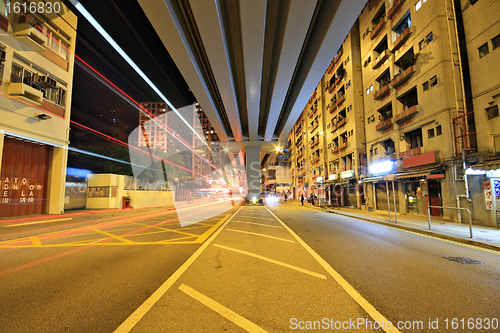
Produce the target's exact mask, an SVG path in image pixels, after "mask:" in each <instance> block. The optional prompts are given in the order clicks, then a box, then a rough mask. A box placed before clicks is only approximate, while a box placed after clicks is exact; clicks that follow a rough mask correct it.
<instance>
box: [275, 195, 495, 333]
mask: <svg viewBox="0 0 500 333" xmlns="http://www.w3.org/2000/svg"><path fill="white" fill-rule="evenodd" d="M269 208H270V209H271V210H272V211H273V212H274V213H275V214H276V215H277V216H278V217H279V218H280V219H281V220H283V221H285V223H286V224H287V225H288V226H289V227H290V228H291V229H292V230H293V231H294V232H296V233H297V234H298V235H299V236H300V237H301V238H302V239H303V240H304V241H305V242H306V243H308V244H309V246H311V247H312V248H313V249H314V250H315V251H316V252H317V253H318V254H319V255H320V256H321V257H322V258H323V259H325V260H326V261H327V262H328V263H329V264H330V265H331V266H332V267H333V268H334V269H335V270H336V271H337V272H338V273H340V274H341V275H342V276H343V277H344V278H345V279H346V280H347V281H348V282H349V283H350V284H351V285H352V286H353V287H354V288H355V289H356V290H357V291H358V292H360V293H361V295H363V296H364V297H365V298H366V299H367V300H368V301H369V302H370V303H371V304H372V305H373V306H374V307H375V308H376V309H377V310H379V311H380V312H381V313H382V314H383V315H384V316H385V317H386V318H387V319H388V320H390V321H391V322H393V323H395V322H397V321H423V322H424V325H425V326H424V331H433V330H431V329H429V327H428V323H429V318H430V321H433V322H435V321H436V319H438V320H439V321H438V324H439V326H438V327H439V329H438V330H434V331H439V332H441V331H446V319H448V328H449V330H450V331H455V332H469V331H470V330H468V329H467V327H466V328H465V329H462V327H461V325H462V323H461V322H460V320H461V319H462V318H464V319H465V325H467V320H469V318H473V319H474V320H476V326H473V325H471V327H475V328H477V327H479V325H478V322H477V318H482V319H483V323H485V321H484V319H485V318H489V319H493V318H497V320H500V254H498V253H490V252H487V251H485V250H481V249H478V248H471V247H468V246H465V245H461V244H455V243H451V242H447V241H443V240H438V239H434V238H430V237H425V236H422V235H416V234H412V233H408V232H405V231H401V230H395V229H392V228H387V227H385V226H381V225H377V224H372V223H368V222H364V221H360V220H356V219H353V218H347V217H343V216H339V215H335V214H331V213H325V212H322V211H318V210H314V209H311V208H307V207H301V206H296V205H291V204H284V203H281V204H278V205H275V206H269ZM444 257H466V258H471V259H474V260H477V261H480V262H482V263H485V264H486V265H472V264H461V263H457V262H454V261H450V260H448V259H445V258H444ZM453 318H457V319H458V321H459V324H458V328H457V329H455V330H453V329H452V326H451V325H452V320H453ZM408 331H409V332H410V331H413V330H408ZM476 331H483V332H493V331H500V328H499V329H498V330H493V329H485V328H484V327H483V328H482V329H481V330H476Z"/></svg>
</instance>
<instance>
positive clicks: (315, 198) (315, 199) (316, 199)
mask: <svg viewBox="0 0 500 333" xmlns="http://www.w3.org/2000/svg"><path fill="white" fill-rule="evenodd" d="M314 201H316V205H318V203H319V202H318V197H317V196H316V194H315V195H314ZM318 206H319V205H318Z"/></svg>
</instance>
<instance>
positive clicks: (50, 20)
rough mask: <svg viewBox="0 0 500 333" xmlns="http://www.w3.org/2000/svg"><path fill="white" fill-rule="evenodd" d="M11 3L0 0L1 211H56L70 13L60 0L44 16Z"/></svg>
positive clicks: (70, 57)
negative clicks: (20, 10) (13, 7)
mask: <svg viewBox="0 0 500 333" xmlns="http://www.w3.org/2000/svg"><path fill="white" fill-rule="evenodd" d="M10 5H12V3H10V4H9V3H8V2H6V1H0V77H1V83H2V85H1V91H0V119H1V121H0V182H1V184H0V185H1V188H2V191H1V195H0V217H6V216H19V215H32V214H42V213H50V214H59V213H61V212H62V211H63V209H64V193H65V178H66V162H67V155H68V144H69V127H70V126H69V125H70V116H71V108H70V105H71V92H72V86H73V70H74V51H75V41H76V26H77V17H76V15H74V14H73V13H72V12H71V11H69V10H68V9H67V8H66V6H65V5H64V4H63V3H62V2H60V1H55V2H51V4H50V5H51V6H53V10H52V12H51V13H50V14H47V13H45V14H38V13H33V14H23V13H22V12H19V13H16V12H15V11H14V10H13V9H12V8H11V7H10ZM39 6H47V4H46V3H45V2H42V1H40V4H39ZM37 8H38V7H37Z"/></svg>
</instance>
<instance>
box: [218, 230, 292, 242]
mask: <svg viewBox="0 0 500 333" xmlns="http://www.w3.org/2000/svg"><path fill="white" fill-rule="evenodd" d="M226 230H227V231H234V232H241V233H243V234H250V235H255V236H261V237H267V238H272V239H277V240H280V241H284V242H290V243H295V242H294V241H293V240H289V239H284V238H278V237H273V236H268V235H263V234H258V233H256V232H250V231H242V230H234V229H226Z"/></svg>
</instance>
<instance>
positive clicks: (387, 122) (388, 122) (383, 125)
mask: <svg viewBox="0 0 500 333" xmlns="http://www.w3.org/2000/svg"><path fill="white" fill-rule="evenodd" d="M391 126H392V118H387V119H386V120H383V121H381V122H380V123H379V124H378V125H377V126H376V127H375V128H376V130H377V131H383V130H385V129H386V128H389V127H391Z"/></svg>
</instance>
